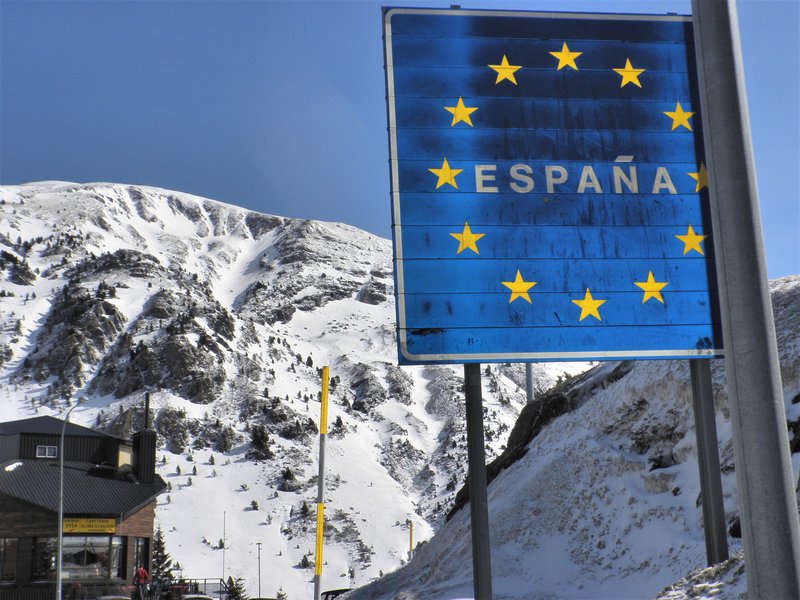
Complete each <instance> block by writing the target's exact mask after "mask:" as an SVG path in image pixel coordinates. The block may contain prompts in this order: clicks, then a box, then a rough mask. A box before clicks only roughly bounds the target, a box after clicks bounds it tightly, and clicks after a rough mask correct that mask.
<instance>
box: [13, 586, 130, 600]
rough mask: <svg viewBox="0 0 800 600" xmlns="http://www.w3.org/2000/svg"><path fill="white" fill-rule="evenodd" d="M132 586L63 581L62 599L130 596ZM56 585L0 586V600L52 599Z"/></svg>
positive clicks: (86, 599) (87, 599)
mask: <svg viewBox="0 0 800 600" xmlns="http://www.w3.org/2000/svg"><path fill="white" fill-rule="evenodd" d="M134 589H135V588H134V586H132V585H129V584H109V583H105V584H96V585H93V584H77V583H65V584H64V587H63V588H62V597H63V598H64V600H95V599H96V598H101V597H104V596H105V597H107V598H114V597H116V598H132V597H133V592H134ZM55 591H56V586H55V583H53V582H43V583H30V584H26V585H21V586H16V585H12V586H0V600H52V599H53V597H55Z"/></svg>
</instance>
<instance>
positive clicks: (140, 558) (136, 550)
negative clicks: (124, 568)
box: [133, 537, 150, 571]
mask: <svg viewBox="0 0 800 600" xmlns="http://www.w3.org/2000/svg"><path fill="white" fill-rule="evenodd" d="M149 541H150V540H148V539H147V538H143V537H137V538H136V544H135V545H134V547H133V568H134V569H135V568H136V567H138V566H139V565H142V566H143V567H144V568H145V569H147V570H148V571H149V570H150V569H149V567H150V565H149V564H148V561H147V543H148V542H149Z"/></svg>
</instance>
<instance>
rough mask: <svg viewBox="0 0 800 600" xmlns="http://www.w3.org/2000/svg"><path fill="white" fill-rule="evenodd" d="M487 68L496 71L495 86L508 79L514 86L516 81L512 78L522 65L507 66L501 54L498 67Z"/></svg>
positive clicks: (506, 61) (504, 56) (504, 57)
mask: <svg viewBox="0 0 800 600" xmlns="http://www.w3.org/2000/svg"><path fill="white" fill-rule="evenodd" d="M489 67H490V68H491V69H493V70H495V71H497V80H496V81H495V84H498V83H500V82H501V81H503V80H504V79H508V80H509V81H510V82H511V83H513V84H514V85H517V79H516V78H515V77H514V72H516V71H519V70H520V69H521V68H522V65H510V64H508V59H507V58H506V55H505V54H503V60H501V61H500V64H499V65H489Z"/></svg>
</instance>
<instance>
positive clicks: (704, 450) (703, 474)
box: [689, 359, 728, 566]
mask: <svg viewBox="0 0 800 600" xmlns="http://www.w3.org/2000/svg"><path fill="white" fill-rule="evenodd" d="M689 372H690V373H691V377H692V405H693V406H694V428H695V434H696V435H697V463H698V466H699V467H700V495H701V497H702V499H703V530H704V532H705V538H706V558H707V560H708V566H711V565H715V564H717V563H721V562H723V561H726V560H728V534H727V532H726V529H725V505H724V503H723V501H722V476H721V475H720V472H719V448H718V446H717V422H716V418H715V414H714V390H713V388H712V386H711V365H709V363H708V360H699V359H696V360H690V361H689Z"/></svg>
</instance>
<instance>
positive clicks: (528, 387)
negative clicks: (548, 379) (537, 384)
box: [525, 363, 533, 404]
mask: <svg viewBox="0 0 800 600" xmlns="http://www.w3.org/2000/svg"><path fill="white" fill-rule="evenodd" d="M525 395H526V397H527V399H528V404H530V403H531V402H533V365H532V364H531V363H525Z"/></svg>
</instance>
